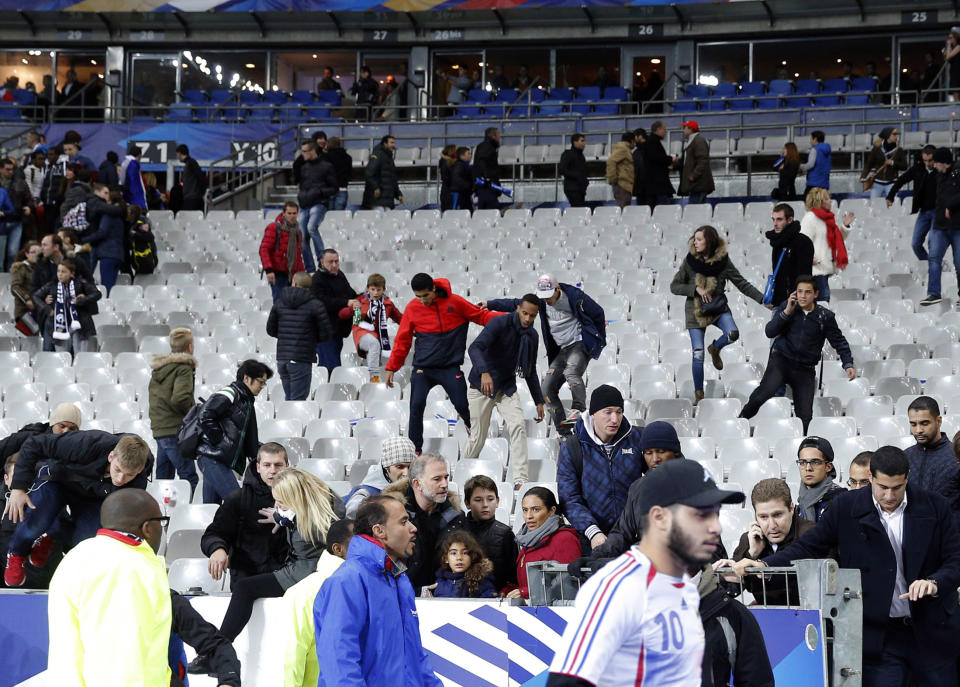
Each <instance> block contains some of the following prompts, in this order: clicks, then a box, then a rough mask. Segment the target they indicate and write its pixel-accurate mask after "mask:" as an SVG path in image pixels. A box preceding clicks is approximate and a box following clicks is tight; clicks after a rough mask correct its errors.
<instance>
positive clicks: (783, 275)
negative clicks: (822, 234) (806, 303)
mask: <svg viewBox="0 0 960 687" xmlns="http://www.w3.org/2000/svg"><path fill="white" fill-rule="evenodd" d="M770 219H771V220H773V229H772V230H771V231H768V232H767V234H766V236H767V240H768V241H770V247H771V249H772V251H773V252H772V257H771V264H770V269H771V272H770V273H771V274H773V275H775V276H774V278H773V300H771V301H770V303H769V304H768V305H780V304H781V303H783V302H784V301H785V300H787V296H789V295H790V291H791V290H792V289H793V285H794V284H795V283H796V281H797V277H799V276H800V275H801V274H811V273H812V272H813V241H811V240H810V237H808V236H807V235H806V234H801V233H800V222H798V221H797V220H795V219H794V218H793V208H792V207H791V206H790V205H789V204H788V203H779V204H778V205H774V206H773V215H772V216H771V218H770ZM778 265H779V268H778V267H777V266H778ZM764 302H765V303H766V301H764Z"/></svg>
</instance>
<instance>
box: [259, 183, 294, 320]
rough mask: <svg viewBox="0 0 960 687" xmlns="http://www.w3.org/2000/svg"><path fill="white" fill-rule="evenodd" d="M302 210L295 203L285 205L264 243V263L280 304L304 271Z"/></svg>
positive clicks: (261, 257) (261, 259) (262, 256)
mask: <svg viewBox="0 0 960 687" xmlns="http://www.w3.org/2000/svg"><path fill="white" fill-rule="evenodd" d="M299 214H300V209H299V208H298V207H297V204H296V203H294V202H293V201H292V200H288V201H287V202H286V203H284V204H283V212H282V213H280V214H279V215H277V218H276V219H275V220H273V221H272V222H271V223H270V224H268V225H267V228H266V229H265V230H264V232H263V239H262V240H261V241H260V264H261V266H262V267H263V271H264V273H265V274H266V275H267V282H268V283H269V284H270V290H271V291H272V292H273V302H274V303H276V302H277V299H278V298H279V297H280V292H281V291H282V290H283V289H285V288H286V287H288V286H290V280H291V279H292V278H293V275H295V274H296V273H297V272H303V271H304V269H305V267H304V266H303V241H304V239H303V236H301V235H300V230H299V227H298V225H297V217H298V216H299Z"/></svg>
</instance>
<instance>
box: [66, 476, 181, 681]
mask: <svg viewBox="0 0 960 687" xmlns="http://www.w3.org/2000/svg"><path fill="white" fill-rule="evenodd" d="M100 520H101V523H102V528H101V529H100V530H99V531H97V533H96V536H94V537H91V538H90V539H87V540H86V541H83V542H81V543H80V544H78V545H77V546H76V547H74V548H73V550H71V551H70V552H69V553H68V554H67V555H66V556H65V557H64V559H63V561H62V562H61V563H60V567H59V568H57V572H56V573H55V574H54V576H53V580H52V581H51V582H50V596H49V599H48V603H47V613H48V616H49V621H50V622H49V628H50V646H49V656H50V662H49V666H48V669H47V673H48V675H49V679H50V684H55V685H80V684H83V685H134V684H149V685H168V684H170V667H169V664H168V661H167V651H168V649H169V646H170V630H171V620H172V617H171V603H170V586H169V582H168V581H167V571H166V568H165V567H164V563H163V559H162V558H160V557H159V556H157V549H158V548H159V546H160V542H161V540H162V538H163V527H164V525H165V524H166V521H167V520H168V518H167V517H165V516H162V515H161V514H160V506H159V504H158V503H157V502H156V501H155V500H154V499H153V497H151V496H150V495H149V494H147V493H146V492H145V491H143V490H142V489H124V490H121V491H118V492H115V493H113V494H111V495H110V496H108V497H107V498H106V499H105V500H104V502H103V508H102V511H101V513H100Z"/></svg>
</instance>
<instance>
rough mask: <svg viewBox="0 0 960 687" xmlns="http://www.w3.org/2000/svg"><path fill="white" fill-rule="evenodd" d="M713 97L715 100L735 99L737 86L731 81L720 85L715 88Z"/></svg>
mask: <svg viewBox="0 0 960 687" xmlns="http://www.w3.org/2000/svg"><path fill="white" fill-rule="evenodd" d="M713 96H714V97H715V98H735V97H736V96H737V84H735V83H733V82H731V81H726V82H724V83H718V84H717V85H716V86H714V87H713Z"/></svg>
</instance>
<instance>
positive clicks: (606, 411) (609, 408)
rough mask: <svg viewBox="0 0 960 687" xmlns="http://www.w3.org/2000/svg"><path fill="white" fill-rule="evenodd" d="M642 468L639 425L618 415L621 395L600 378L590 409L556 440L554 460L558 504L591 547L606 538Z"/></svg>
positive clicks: (644, 464) (601, 542)
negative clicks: (560, 441)
mask: <svg viewBox="0 0 960 687" xmlns="http://www.w3.org/2000/svg"><path fill="white" fill-rule="evenodd" d="M645 471H646V463H644V461H643V447H642V443H641V434H640V430H639V429H636V428H634V427H631V426H630V422H629V421H628V420H627V419H626V418H625V417H624V416H623V395H622V394H621V393H620V391H619V390H618V389H616V388H615V387H612V386H610V385H608V384H601V385H600V386H598V387H597V388H596V389H594V390H593V393H592V394H591V395H590V414H589V415H585V416H583V417H581V418H580V420H579V421H578V422H577V425H576V427H575V428H574V432H573V436H571V437H569V438H568V439H566V440H565V441H564V442H563V444H561V445H560V457H559V459H558V461H557V490H558V491H559V492H560V508H561V509H562V510H563V512H564V514H565V515H566V516H567V519H568V520H570V522H571V524H573V526H574V527H575V528H577V531H578V532H580V533H581V534H582V535H584V536H585V537H586V538H587V540H589V542H590V546H591V547H592V548H596V547H598V546H600V545H601V544H603V543H604V542H605V541H607V533H608V532H609V531H610V530H611V529H612V528H613V526H614V524H615V523H616V522H617V518H619V517H620V514H621V513H622V512H623V509H624V506H626V505H627V492H628V491H629V490H630V485H631V484H632V483H633V482H634V481H635V480H637V479H639V478H640V476H641V475H642V474H643V473H644V472H645ZM588 553H589V552H587V551H586V550H585V553H584V555H587V554H588Z"/></svg>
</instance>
